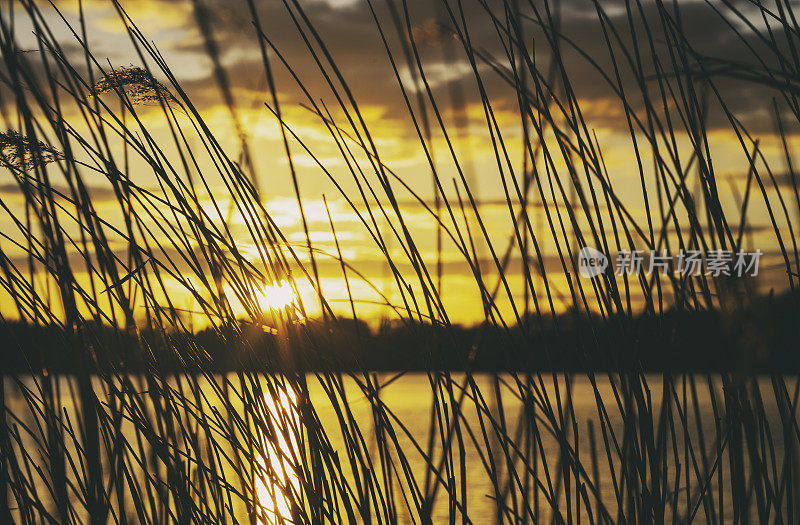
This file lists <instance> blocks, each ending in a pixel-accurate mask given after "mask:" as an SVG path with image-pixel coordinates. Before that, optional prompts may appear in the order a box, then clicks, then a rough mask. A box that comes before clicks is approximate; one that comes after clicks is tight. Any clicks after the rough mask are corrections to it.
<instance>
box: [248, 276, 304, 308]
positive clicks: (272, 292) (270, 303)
mask: <svg viewBox="0 0 800 525" xmlns="http://www.w3.org/2000/svg"><path fill="white" fill-rule="evenodd" d="M256 299H257V300H258V304H259V306H261V308H262V309H263V310H284V309H286V308H288V307H289V306H292V305H293V304H294V303H295V302H297V294H296V293H295V291H294V289H293V288H292V285H291V284H290V283H289V282H288V281H286V280H284V279H281V281H279V282H276V283H274V284H267V285H264V286H262V287H260V288H259V289H257V290H256Z"/></svg>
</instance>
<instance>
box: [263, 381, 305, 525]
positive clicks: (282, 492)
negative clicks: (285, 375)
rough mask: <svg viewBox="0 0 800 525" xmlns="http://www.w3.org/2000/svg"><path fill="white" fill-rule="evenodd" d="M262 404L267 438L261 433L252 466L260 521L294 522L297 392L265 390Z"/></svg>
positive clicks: (269, 523)
mask: <svg viewBox="0 0 800 525" xmlns="http://www.w3.org/2000/svg"><path fill="white" fill-rule="evenodd" d="M264 406H265V409H266V414H265V418H266V421H265V427H266V428H267V429H268V432H269V437H268V436H262V439H261V443H262V444H261V454H259V456H258V457H257V459H256V466H255V473H256V480H255V492H256V494H255V496H256V505H257V509H258V518H259V523H262V524H264V525H273V524H275V525H277V524H282V523H294V520H293V516H292V498H291V497H290V493H293V494H295V495H297V494H299V491H300V479H299V478H298V476H297V473H296V472H295V470H294V468H293V467H292V461H293V459H294V458H297V456H298V444H297V438H296V436H295V433H294V429H296V428H298V422H299V418H298V412H297V395H296V394H295V392H294V391H293V390H292V389H291V388H289V387H287V388H285V389H276V392H275V396H273V395H270V393H265V395H264Z"/></svg>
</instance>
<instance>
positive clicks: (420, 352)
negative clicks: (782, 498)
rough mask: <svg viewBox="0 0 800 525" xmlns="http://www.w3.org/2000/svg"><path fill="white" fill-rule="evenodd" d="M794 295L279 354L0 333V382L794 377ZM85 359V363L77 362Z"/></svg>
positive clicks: (270, 342) (421, 328) (393, 335)
mask: <svg viewBox="0 0 800 525" xmlns="http://www.w3.org/2000/svg"><path fill="white" fill-rule="evenodd" d="M799 300H800V294H792V293H786V294H782V295H777V296H775V295H768V296H763V297H757V298H755V299H752V300H750V302H749V304H748V306H747V307H743V308H739V309H734V310H733V311H730V312H726V313H721V312H720V311H717V310H713V311H708V310H700V311H694V312H692V311H686V310H681V311H677V310H668V311H666V312H665V313H664V314H663V315H660V316H659V315H653V314H652V313H642V314H640V315H637V316H635V317H628V316H611V317H603V316H601V315H599V314H592V315H591V316H589V315H586V314H578V313H576V312H574V311H567V312H565V313H562V314H561V315H558V316H556V317H552V316H543V317H542V318H539V317H537V316H534V315H531V316H528V317H527V318H525V319H522V320H521V322H520V323H518V324H516V325H515V326H511V327H498V326H493V325H489V324H481V325H476V326H472V327H463V326H458V325H454V326H448V327H444V326H435V325H431V324H424V323H413V324H410V323H406V322H404V323H401V322H393V323H388V322H385V323H382V324H381V325H380V327H379V328H377V329H371V328H370V327H369V326H368V325H367V324H366V323H364V322H362V321H357V320H353V319H328V320H326V321H323V320H319V319H318V320H313V321H309V322H307V323H305V324H304V325H302V326H297V327H295V329H294V330H295V333H294V334H293V335H292V337H290V338H289V339H288V340H287V341H288V342H286V343H285V344H280V343H279V341H278V336H277V335H275V334H273V333H269V332H265V331H264V330H262V329H261V328H260V327H258V326H255V325H253V324H250V323H247V322H245V321H242V322H240V323H238V324H237V325H236V326H224V327H222V328H219V329H215V330H212V329H206V330H202V331H200V332H198V333H197V334H194V335H189V334H183V333H164V332H157V331H153V330H141V331H139V332H138V335H137V333H136V332H135V331H129V332H125V331H122V330H119V329H115V328H112V327H109V326H97V325H86V326H83V327H80V328H78V329H77V330H73V331H72V332H71V333H69V332H68V331H66V330H63V329H59V328H54V327H41V326H36V325H32V324H25V323H19V322H8V323H4V324H0V372H2V373H29V372H32V371H33V372H35V373H39V372H41V371H42V370H46V371H47V372H51V373H70V372H74V371H76V367H78V366H81V365H80V363H85V362H86V361H85V360H82V359H77V358H76V357H77V356H79V355H81V354H80V353H81V352H84V353H85V352H88V354H89V357H90V359H91V362H94V363H96V364H97V367H98V368H99V369H101V370H107V371H120V372H136V371H142V370H145V369H148V370H150V369H158V370H159V371H161V372H164V373H170V372H173V371H186V370H188V371H191V370H197V371H218V372H226V371H236V370H264V371H280V370H284V369H286V368H287V367H291V368H295V369H301V370H308V371H314V370H343V371H344V370H374V371H387V370H417V371H421V370H434V369H449V370H465V369H468V368H469V369H472V370H476V371H504V370H517V371H525V370H530V371H548V370H554V371H555V370H571V371H580V370H587V369H591V370H596V371H603V370H629V369H632V368H641V369H643V370H645V371H653V372H659V371H674V372H681V371H693V372H712V371H722V370H729V371H737V370H740V371H743V372H750V371H763V372H768V371H777V372H781V371H783V372H800V335H799V334H800V322H798V321H800V317H798V313H797V312H798V304H800V301H799ZM84 355H85V354H84Z"/></svg>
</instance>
